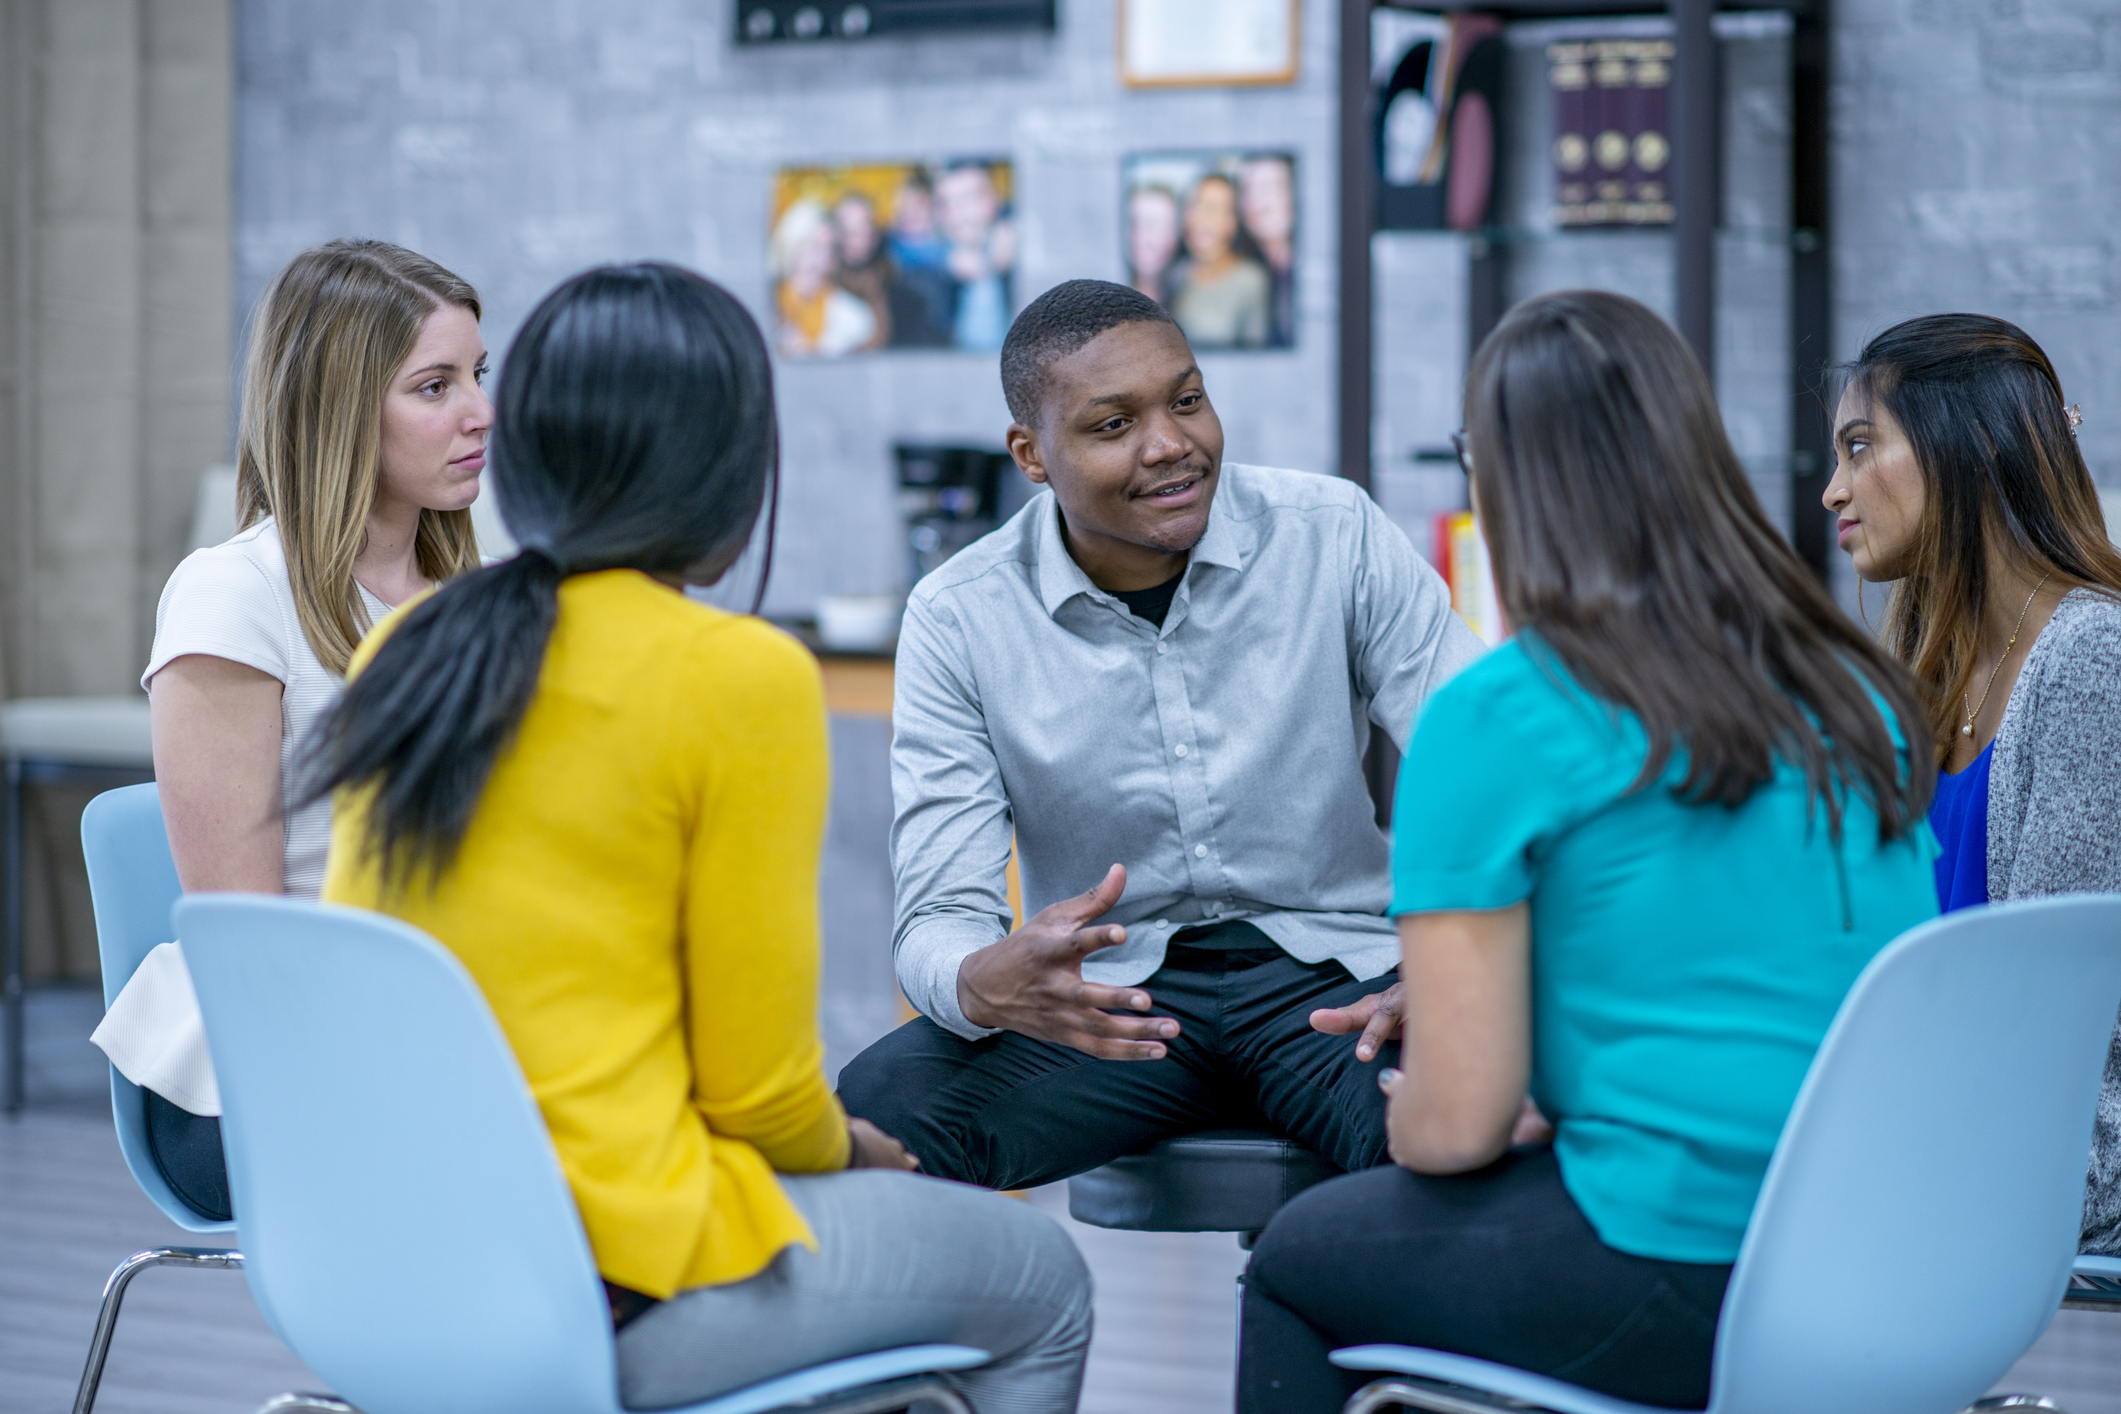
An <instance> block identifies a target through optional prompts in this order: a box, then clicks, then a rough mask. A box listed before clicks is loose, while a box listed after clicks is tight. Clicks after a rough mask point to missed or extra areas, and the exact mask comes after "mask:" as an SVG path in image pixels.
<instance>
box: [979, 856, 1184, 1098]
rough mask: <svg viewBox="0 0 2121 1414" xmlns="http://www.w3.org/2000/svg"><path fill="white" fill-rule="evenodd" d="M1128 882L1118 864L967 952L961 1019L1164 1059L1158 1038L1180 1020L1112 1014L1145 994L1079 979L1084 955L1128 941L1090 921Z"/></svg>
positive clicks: (1116, 1054)
mask: <svg viewBox="0 0 2121 1414" xmlns="http://www.w3.org/2000/svg"><path fill="white" fill-rule="evenodd" d="M1126 887H1127V871H1126V870H1125V869H1124V868H1122V867H1121V866H1120V865H1117V864H1115V865H1113V866H1112V868H1111V869H1110V870H1108V871H1107V872H1106V874H1105V877H1104V880H1103V882H1101V883H1100V884H1098V886H1097V887H1096V888H1094V889H1092V890H1090V891H1089V892H1088V893H1086V894H1078V895H1076V896H1075V897H1074V898H1071V899H1063V900H1062V901H1061V902H1059V903H1056V904H1054V905H1052V906H1051V907H1049V908H1044V909H1041V910H1039V913H1038V916H1037V917H1035V918H1033V919H1032V920H1031V921H1030V922H1028V923H1026V924H1024V926H1023V927H1021V928H1019V929H1017V930H1016V931H1015V932H1014V933H1011V934H1010V935H1009V936H1008V937H1006V938H1003V939H1002V940H1001V941H1000V942H998V943H993V944H990V945H989V946H987V947H984V948H981V949H980V950H979V951H978V952H976V953H974V954H972V955H971V956H970V957H968V958H966V959H965V960H964V962H963V963H961V964H960V965H959V967H958V970H957V1004H958V1007H959V1009H961V1010H962V1011H963V1012H964V1013H965V1020H967V1021H969V1022H971V1023H972V1024H973V1025H974V1026H991V1027H994V1028H997V1029H999V1030H1003V1031H1014V1032H1016V1033H1017V1034H1018V1035H1021V1036H1029V1037H1032V1038H1033V1039H1035V1040H1040V1041H1051V1042H1052V1043H1053V1044H1055V1045H1056V1046H1069V1047H1072V1048H1074V1049H1075V1050H1078V1051H1081V1052H1083V1053H1084V1054H1086V1055H1093V1056H1096V1057H1097V1058H1098V1059H1100V1060H1162V1059H1163V1057H1164V1053H1165V1052H1164V1045H1163V1043H1164V1042H1165V1041H1168V1040H1170V1039H1171V1038H1172V1037H1173V1036H1176V1035H1177V1034H1178V1022H1176V1021H1175V1020H1173V1019H1172V1018H1170V1017H1168V1016H1114V1015H1113V1014H1112V1013H1113V1012H1116V1011H1117V1012H1130V1011H1131V1012H1145V1011H1147V1010H1148V1009H1149V994H1148V993H1147V992H1144V991H1142V990H1141V989H1140V988H1139V987H1100V986H1098V985H1096V984H1095V983H1092V982H1085V981H1084V980H1083V959H1084V958H1086V957H1088V956H1089V955H1090V954H1091V953H1094V952H1097V951H1098V950H1099V949H1102V948H1112V947H1118V946H1119V945H1120V944H1121V943H1124V942H1125V941H1127V930H1126V929H1125V928H1121V927H1117V926H1113V925H1105V926H1102V927H1092V926H1091V925H1092V924H1093V923H1094V922H1095V921H1096V920H1097V919H1099V918H1102V917H1104V916H1105V914H1106V913H1108V912H1110V911H1111V908H1112V905H1114V904H1116V903H1118V902H1119V896H1120V895H1121V894H1122V893H1123V892H1125V891H1126Z"/></svg>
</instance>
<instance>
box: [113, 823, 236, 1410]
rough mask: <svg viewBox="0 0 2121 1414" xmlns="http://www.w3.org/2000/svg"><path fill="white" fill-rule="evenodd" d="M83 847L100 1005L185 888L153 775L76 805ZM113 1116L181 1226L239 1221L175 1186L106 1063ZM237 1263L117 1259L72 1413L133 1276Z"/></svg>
mask: <svg viewBox="0 0 2121 1414" xmlns="http://www.w3.org/2000/svg"><path fill="white" fill-rule="evenodd" d="M81 852H82V854H83V856H84V857H85V858H86V859H87V860H88V892H89V899H90V901H91V902H92V903H93V904H94V905H95V911H96V950H97V952H98V953H99V954H100V955H101V957H102V962H103V1005H104V1006H105V1007H108V1006H109V1005H110V1004H111V1003H112V1002H113V1001H115V1000H116V999H117V996H118V993H119V992H120V991H122V990H124V987H125V984H126V983H127V982H129V981H131V980H132V975H133V973H134V972H135V971H136V970H137V969H138V968H139V966H140V963H141V961H142V960H143V959H145V958H146V956H147V955H148V954H149V953H150V952H152V951H154V949H155V948H156V947H158V946H160V945H161V944H163V943H166V942H168V941H169V940H170V939H171V938H172V937H174V936H175V935H174V934H173V933H171V931H170V922H169V911H170V908H171V907H172V906H173V905H174V904H175V903H176V901H177V899H178V896H179V895H180V894H182V892H183V890H182V889H181V888H180V887H179V886H178V884H177V865H176V861H175V860H173V859H172V858H170V853H169V833H168V831H167V830H165V829H164V828H163V825H162V798H161V796H160V795H159V794H157V792H156V790H155V787H154V785H153V784H152V783H150V784H148V785H138V786H125V787H122V788H120V789H118V790H111V791H105V792H104V793H103V794H101V795H99V796H97V797H96V798H95V799H94V800H91V801H90V802H89V803H88V808H87V809H86V810H84V811H82V812H81ZM110 1108H111V1118H112V1120H113V1121H114V1122H115V1123H116V1125H117V1129H118V1150H119V1152H120V1153H122V1154H124V1155H125V1166H126V1167H127V1168H128V1169H130V1170H132V1175H133V1181H134V1182H135V1183H138V1184H139V1185H140V1190H141V1192H143V1193H145V1194H146V1195H147V1196H148V1198H149V1199H150V1200H151V1201H152V1202H153V1203H154V1205H155V1206H156V1207H157V1208H160V1209H161V1210H162V1215H163V1216H164V1217H166V1218H168V1219H169V1220H170V1221H171V1222H173V1223H175V1224H176V1225H177V1226H178V1227H181V1228H183V1229H184V1230H186V1231H187V1232H197V1233H232V1232H234V1231H235V1230H236V1225H235V1224H234V1223H232V1222H222V1221H220V1220H219V1219H216V1218H212V1217H209V1216H207V1215H206V1214H204V1213H201V1212H200V1211H199V1210H198V1209H196V1208H194V1207H192V1206H191V1205H190V1204H189V1203H186V1202H185V1201H184V1200H183V1199H182V1198H180V1197H178V1196H177V1195H176V1193H175V1192H174V1191H172V1190H171V1188H170V1186H169V1184H168V1183H167V1182H166V1181H165V1180H164V1179H163V1177H162V1170H161V1169H160V1168H158V1167H157V1166H156V1164H155V1157H154V1154H153V1152H152V1151H151V1150H150V1149H149V1148H148V1143H147V1093H146V1092H145V1091H144V1090H142V1089H141V1088H140V1087H139V1086H137V1085H135V1084H133V1083H132V1082H131V1081H130V1080H127V1079H126V1078H125V1077H124V1076H123V1075H122V1074H120V1073H119V1071H118V1068H117V1067H116V1066H112V1067H111V1068H110ZM242 1265H243V1254H242V1253H240V1252H237V1251H234V1250H232V1249H229V1248H221V1247H157V1248H151V1249H149V1250H148V1251H145V1252H136V1253H134V1254H133V1255H132V1256H130V1257H128V1258H126V1259H125V1260H124V1261H123V1262H120V1263H119V1264H118V1267H117V1270H115V1271H113V1272H112V1273H111V1274H110V1280H109V1281H108V1282H106V1283H105V1284H104V1287H103V1306H102V1309H101V1310H100V1311H99V1312H98V1313H97V1316H96V1333H95V1336H94V1337H93V1339H92V1340H91V1341H90V1342H89V1350H88V1363H87V1365H86V1367H85V1368H84V1369H83V1370H82V1372H81V1385H80V1388H79V1389H78V1391H76V1393H75V1395H74V1414H89V1411H90V1410H91V1409H93V1408H94V1407H95V1403H96V1389H97V1387H98V1386H99V1385H100V1384H101V1383H102V1381H103V1364H104V1360H105V1358H106V1357H107V1356H108V1355H109V1354H110V1342H111V1336H112V1335H113V1334H114V1333H115V1332H116V1330H117V1327H118V1308H119V1307H120V1306H121V1305H122V1304H123V1303H124V1301H125V1290H126V1288H127V1287H128V1286H130V1285H131V1284H132V1280H133V1278H134V1277H136V1276H138V1275H139V1274H140V1273H141V1272H143V1271H146V1270H147V1269H148V1268H149V1267H204V1268H214V1269H223V1270H225V1269H227V1268H231V1267H240V1266H242Z"/></svg>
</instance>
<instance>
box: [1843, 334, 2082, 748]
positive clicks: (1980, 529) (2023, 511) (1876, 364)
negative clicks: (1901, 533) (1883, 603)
mask: <svg viewBox="0 0 2121 1414" xmlns="http://www.w3.org/2000/svg"><path fill="white" fill-rule="evenodd" d="M1848 372H1849V381H1848V390H1849V393H1850V394H1851V395H1853V396H1854V397H1855V398H1856V399H1857V400H1858V401H1859V402H1861V403H1864V404H1869V405H1876V406H1881V407H1883V408H1884V409H1885V410H1886V411H1887V412H1889V413H1891V414H1892V416H1893V420H1894V421H1895V422H1897V423H1899V424H1900V430H1901V431H1902V432H1904V433H1906V434H1907V440H1908V444H1909V445H1910V446H1911V447H1912V448H1913V450H1914V453H1915V463H1916V465H1917V466H1919V467H1920V468H1921V469H1922V485H1923V491H1924V493H1925V494H1924V508H1923V514H1922V521H1921V524H1920V525H1919V526H1918V527H1917V528H1916V531H1915V543H1914V546H1913V548H1912V554H1911V558H1910V560H1909V563H1908V568H1907V572H1906V574H1905V575H1904V576H1903V577H1902V578H1901V579H1900V581H1899V583H1898V584H1897V585H1895V586H1894V588H1893V592H1892V598H1891V599H1890V601H1889V602H1888V605H1887V609H1886V623H1885V641H1886V643H1887V645H1888V646H1889V647H1890V648H1891V649H1892V651H1893V653H1894V654H1895V655H1896V656H1897V657H1898V658H1899V659H1900V661H1901V662H1903V663H1905V664H1907V665H1908V667H1909V668H1910V669H1911V670H1912V671H1913V672H1914V675H1915V682H1916V686H1917V688H1918V690H1919V691H1920V692H1921V694H1922V701H1923V706H1924V708H1925V709H1926V711H1927V715H1928V718H1929V731H1930V739H1931V741H1932V742H1933V743H1934V744H1935V747H1936V753H1937V760H1938V762H1939V763H1942V762H1943V761H1944V760H1945V758H1946V757H1947V756H1949V755H1950V753H1951V749H1952V745H1953V742H1954V740H1955V736H1954V734H1955V733H1956V732H1957V730H1958V727H1959V715H1958V713H1959V699H1960V697H1961V695H1962V694H1964V693H1965V692H1966V691H1967V688H1968V685H1969V684H1970V683H1971V681H1972V679H1973V675H1974V659H1975V655H1976V654H1977V652H1978V651H1979V647H1980V640H1981V620H1982V615H1983V614H1984V613H1985V612H1986V610H1987V608H1988V601H1989V595H1990V585H1989V577H1988V552H1989V548H1990V547H1991V546H1993V545H2000V546H2002V548H2003V550H2004V553H2005V557H2006V558H2007V559H2011V560H2015V561H2016V562H2017V563H2018V564H2019V565H2021V566H2023V567H2024V568H2025V569H2026V570H2027V571H2029V572H2031V573H2033V574H2035V575H2041V574H2045V575H2048V576H2049V577H2050V578H2051V579H2053V580H2054V581H2055V582H2056V583H2058V584H2061V585H2064V586H2068V587H2074V588H2090V589H2099V590H2104V591H2106V592H2108V593H2111V594H2114V595H2117V596H2121V553H2117V552H2116V551H2115V549H2114V547H2113V544H2112V542H2111V541H2109V540H2108V539H2107V537H2106V518H2105V516H2104V515H2102V514H2101V513H2100V510H2099V493H2098V491H2097V489H2096V488H2095V487H2094V486H2093V485H2092V475H2091V470H2090V469H2089V468H2088V467H2086V466H2085V464H2084V454H2083V453H2082V452H2080V451H2079V450H2078V449H2077V438H2076V435H2075V433H2074V432H2073V430H2072V429H2071V427H2070V421H2069V414H2068V412H2067V410H2066V409H2065V408H2064V407H2063V402H2062V380H2061V379H2059V378H2057V377H2056V376H2055V366H2054V365H2053V364H2052V363H2050V362H2048V358H2047V355H2046V354H2045V353H2044V352H2042V351H2041V348H2040V346H2039V345H2038V344H2036V343H2034V342H2033V341H2032V339H2031V338H2030V337H2028V336H2027V335H2026V332H2025V331H2024V330H2023V329H2020V328H2019V327H2018V326H2017V325H2015V324H2011V323H2008V322H2006V321H2004V320H2001V319H1992V318H1990V317H1989V316H1988V315H1985V314H1931V315H1925V316H1924V317H1922V318H1920V319H1910V320H1908V321H1907V322H1905V323H1903V324H1895V325H1894V326H1893V327H1892V328H1890V329H1888V330H1886V331H1885V332H1884V333H1883V334H1880V335H1879V336H1878V337H1877V338H1875V339H1873V340H1871V341H1870V343H1869V344H1868V345H1866V346H1865V347H1864V350H1863V356H1862V357H1861V358H1859V359H1857V360H1856V362H1855V363H1853V364H1851V365H1850V366H1849V370H1848Z"/></svg>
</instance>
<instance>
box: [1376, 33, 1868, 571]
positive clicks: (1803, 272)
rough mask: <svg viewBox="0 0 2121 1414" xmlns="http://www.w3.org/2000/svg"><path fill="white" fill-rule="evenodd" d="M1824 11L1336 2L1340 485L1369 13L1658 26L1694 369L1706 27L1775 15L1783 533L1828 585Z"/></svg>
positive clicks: (1703, 323)
mask: <svg viewBox="0 0 2121 1414" xmlns="http://www.w3.org/2000/svg"><path fill="white" fill-rule="evenodd" d="M1827 3H1828V0H1728V3H1721V4H1719V3H1718V0H1669V5H1666V4H1659V3H1656V0H1495V3H1482V0H1341V3H1340V25H1341V31H1340V32H1341V46H1340V48H1341V53H1340V125H1339V130H1340V339H1339V352H1340V394H1339V397H1340V416H1339V452H1340V456H1339V465H1340V474H1341V475H1342V476H1345V477H1347V478H1348V479H1349V480H1350V481H1353V482H1355V483H1356V484H1357V485H1359V486H1362V487H1364V488H1365V489H1368V488H1369V487H1370V484H1371V466H1370V416H1371V408H1372V398H1373V396H1374V393H1373V390H1372V375H1373V368H1372V344H1371V337H1372V328H1371V325H1372V320H1373V318H1374V310H1373V306H1372V302H1371V297H1370V296H1371V283H1370V276H1371V272H1370V236H1371V233H1372V232H1373V231H1374V230H1375V228H1376V203H1375V197H1374V194H1373V192H1374V188H1373V177H1372V173H1371V168H1372V163H1373V158H1372V153H1371V144H1372V139H1371V123H1372V120H1373V115H1372V113H1371V112H1370V64H1369V59H1370V45H1369V32H1370V12H1371V10H1372V9H1374V8H1377V7H1378V6H1380V5H1385V6H1389V7H1392V8H1399V9H1408V10H1428V11H1435V12H1439V13H1450V12H1452V11H1460V10H1477V11H1480V12H1481V13H1484V14H1493V15H1500V16H1501V17H1503V18H1504V19H1516V20H1523V19H1558V18H1564V17H1569V16H1577V15H1622V14H1637V15H1639V14H1658V13H1669V14H1670V15H1671V16H1672V20H1673V29H1674V31H1675V43H1676V45H1677V49H1678V52H1677V54H1676V55H1675V63H1674V65H1673V93H1672V198H1673V203H1674V205H1675V206H1676V207H1677V211H1676V213H1675V215H1676V219H1675V220H1674V223H1673V229H1672V238H1673V241H1674V243H1675V246H1676V251H1675V254H1676V256H1677V259H1676V261H1675V262H1674V263H1675V266H1676V281H1677V288H1676V291H1675V293H1676V294H1677V296H1678V298H1677V301H1676V304H1677V308H1678V313H1679V331H1680V333H1681V334H1683V335H1684V336H1685V337H1686V340H1687V342H1688V343H1689V344H1690V345H1692V346H1693V349H1694V351H1695V353H1696V354H1697V355H1698V356H1699V357H1700V359H1701V362H1702V366H1703V367H1704V368H1709V369H1711V370H1713V368H1714V357H1715V334H1716V329H1715V293H1716V287H1715V272H1716V222H1717V215H1718V208H1719V205H1720V200H1719V198H1720V196H1721V191H1722V167H1723V162H1722V143H1721V135H1720V133H1719V132H1718V131H1717V129H1718V114H1719V113H1720V112H1721V109H1722V105H1721V103H1720V101H1719V90H1720V88H1721V84H1720V81H1719V75H1718V67H1719V66H1718V63H1717V55H1718V51H1717V47H1716V40H1715V35H1714V33H1713V31H1712V30H1711V28H1710V21H1711V16H1712V12H1713V11H1715V10H1717V9H1732V10H1739V9H1746V10H1760V9H1776V10H1786V11H1788V12H1789V13H1790V15H1791V18H1792V19H1793V21H1794V23H1795V32H1794V34H1793V35H1792V37H1791V56H1790V58H1791V74H1790V85H1791V100H1792V113H1791V117H1792V123H1793V131H1792V135H1791V144H1790V165H1791V187H1790V204H1791V210H1790V224H1791V240H1790V245H1791V271H1790V311H1789V312H1790V370H1791V385H1792V386H1791V407H1790V449H1791V458H1790V531H1791V540H1792V542H1793V543H1794V545H1795V546H1796V549H1797V552H1798V554H1799V555H1800V556H1802V557H1803V559H1804V561H1805V563H1807V564H1809V565H1810V566H1811V567H1812V569H1813V570H1814V572H1816V573H1817V574H1818V575H1819V576H1820V577H1821V578H1822V579H1824V578H1825V577H1826V573H1827V548H1828V541H1827V536H1826V519H1825V515H1826V513H1825V511H1824V509H1823V508H1822V507H1821V506H1820V504H1819V497H1820V494H1821V493H1822V492H1823V491H1824V490H1825V485H1826V479H1827V477H1828V476H1829V475H1830V474H1831V472H1832V470H1833V451H1832V440H1831V438H1830V436H1829V429H1828V412H1827V408H1826V406H1825V403H1824V402H1823V401H1822V399H1821V397H1820V377H1821V373H1822V371H1823V370H1824V368H1825V366H1826V363H1827V360H1828V359H1829V358H1830V357H1831V333H1832V323H1831V321H1832V315H1833V302H1832V285H1831V281H1830V275H1831V267H1830V264H1829V258H1828V249H1829V246H1828V232H1829V226H1828V215H1829V210H1828V206H1829V197H1830V193H1831V180H1830V174H1829V170H1828V160H1829V151H1828V142H1827V107H1826V104H1827V80H1828V76H1829V65H1830V62H1831V55H1830V53H1829V45H1828V35H1827ZM1468 244H1469V250H1468V259H1469V264H1470V268H1469V271H1468V274H1469V277H1470V285H1469V289H1468V309H1467V325H1468V328H1467V331H1466V332H1467V340H1468V347H1469V348H1471V347H1476V346H1478V345H1479V343H1480V341H1481V340H1482V339H1484V338H1486V337H1487V335H1488V332H1489V331H1490V330H1492V329H1493V328H1494V327H1495V325H1496V323H1497V321H1499V320H1500V319H1501V317H1502V314H1503V303H1502V302H1503V275H1504V267H1503V261H1504V259H1505V256H1504V252H1503V251H1502V249H1501V248H1500V247H1499V246H1498V245H1497V244H1496V243H1495V242H1492V241H1490V240H1487V239H1484V238H1481V237H1478V236H1476V237H1475V238H1474V239H1473V240H1472V241H1470V242H1469V243H1468Z"/></svg>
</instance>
